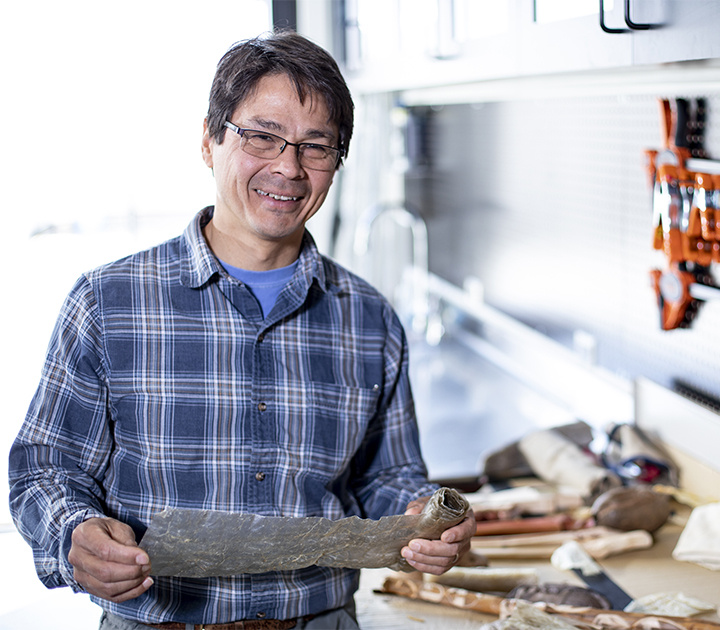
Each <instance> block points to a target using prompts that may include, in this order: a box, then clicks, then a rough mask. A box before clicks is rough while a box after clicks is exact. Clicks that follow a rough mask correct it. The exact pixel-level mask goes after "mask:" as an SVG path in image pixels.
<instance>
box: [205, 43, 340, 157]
mask: <svg viewBox="0 0 720 630" xmlns="http://www.w3.org/2000/svg"><path fill="white" fill-rule="evenodd" d="M271 74H286V75H287V76H288V77H289V79H290V80H291V81H292V82H293V83H294V84H295V88H296V89H297V93H298V98H299V99H300V102H301V103H303V102H304V100H305V98H307V97H310V98H312V96H313V95H315V94H318V95H320V96H321V97H323V98H324V99H325V103H326V105H327V108H328V112H329V113H330V122H333V123H335V124H336V125H337V128H338V132H339V136H340V139H339V146H338V148H339V149H340V150H341V151H342V155H343V156H345V155H347V151H348V146H349V144H350V137H351V136H352V130H353V101H352V97H351V96H350V90H349V89H348V87H347V85H346V83H345V79H343V76H342V74H341V73H340V69H339V68H338V65H337V64H336V63H335V60H334V59H333V58H332V57H331V56H330V54H329V53H328V52H327V51H326V50H324V49H323V48H321V47H320V46H318V45H317V44H314V43H313V42H311V41H310V40H308V39H306V38H305V37H303V36H302V35H298V34H297V33H295V32H294V31H287V30H286V31H276V32H274V33H271V34H268V35H265V36H261V37H256V38H254V39H249V40H246V41H242V42H238V43H236V44H234V45H233V46H232V47H231V48H230V50H228V51H227V52H226V53H225V54H224V55H223V57H222V59H220V62H219V63H218V66H217V70H216V72H215V78H214V79H213V83H212V88H211V89H210V105H209V107H208V115H207V127H208V132H209V134H210V137H212V138H213V139H214V140H215V142H217V143H218V144H221V143H222V141H223V138H224V137H225V127H224V126H223V125H224V123H225V121H226V120H230V116H232V114H233V113H234V112H235V109H236V108H237V106H238V105H240V104H241V103H242V102H243V101H244V100H245V99H246V98H248V97H249V96H250V95H251V94H252V93H253V92H254V91H255V89H256V88H257V85H258V83H259V82H260V80H261V79H262V78H263V77H264V76H267V75H271ZM339 164H340V163H339V162H338V166H339Z"/></svg>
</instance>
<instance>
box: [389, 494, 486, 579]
mask: <svg viewBox="0 0 720 630" xmlns="http://www.w3.org/2000/svg"><path fill="white" fill-rule="evenodd" d="M429 500H430V497H423V498H421V499H417V500H416V501H411V502H410V503H408V506H407V509H406V510H405V514H420V512H421V511H422V509H423V507H425V504H426V503H427V502H428V501H429ZM475 530H476V525H475V515H474V514H473V511H472V510H470V511H469V512H468V513H467V515H466V516H465V519H464V520H463V521H462V522H460V523H458V524H457V525H455V526H454V527H451V528H450V529H446V530H445V531H444V532H443V534H442V536H441V537H440V540H425V539H424V538H415V539H413V540H411V541H410V542H409V543H408V545H407V547H403V548H402V550H401V551H400V554H401V555H402V557H403V558H405V560H407V562H408V564H409V565H410V566H411V567H412V568H413V569H416V570H418V571H421V572H423V573H432V574H434V575H441V574H442V573H445V571H447V570H448V569H450V568H451V567H454V566H455V565H456V564H457V563H458V561H459V560H460V558H462V557H463V556H464V555H465V554H466V553H467V552H468V551H469V550H470V540H471V539H472V537H473V536H474V535H475Z"/></svg>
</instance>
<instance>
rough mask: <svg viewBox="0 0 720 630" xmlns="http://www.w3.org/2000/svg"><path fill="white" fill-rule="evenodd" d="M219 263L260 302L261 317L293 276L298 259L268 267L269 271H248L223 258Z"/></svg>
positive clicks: (266, 313) (273, 303)
mask: <svg viewBox="0 0 720 630" xmlns="http://www.w3.org/2000/svg"><path fill="white" fill-rule="evenodd" d="M220 264H221V265H222V266H223V267H225V269H226V271H227V272H228V273H229V274H230V275H231V276H232V277H233V278H237V279H238V280H240V282H242V283H243V284H244V285H245V286H246V287H247V288H248V289H250V292H251V293H252V294H253V295H254V296H255V298H256V299H257V301H258V302H259V303H260V308H261V309H262V312H263V317H267V316H268V313H269V312H270V311H271V310H272V307H273V306H275V302H276V301H277V298H278V295H280V292H281V291H282V290H283V289H284V288H285V285H286V284H287V283H288V282H290V279H291V278H292V277H293V274H294V273H295V269H297V266H298V261H297V260H296V261H295V262H294V263H292V265H288V266H287V267H280V268H279V269H270V271H248V270H247V269H240V267H233V266H232V265H229V264H228V263H226V262H225V261H224V260H221V261H220Z"/></svg>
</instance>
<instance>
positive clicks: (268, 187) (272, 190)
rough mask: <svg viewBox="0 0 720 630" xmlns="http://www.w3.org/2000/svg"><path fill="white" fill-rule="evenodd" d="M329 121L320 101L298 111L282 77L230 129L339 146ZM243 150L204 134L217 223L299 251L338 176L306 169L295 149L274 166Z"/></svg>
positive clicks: (261, 89)
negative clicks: (310, 221) (310, 222)
mask: <svg viewBox="0 0 720 630" xmlns="http://www.w3.org/2000/svg"><path fill="white" fill-rule="evenodd" d="M328 118H329V116H328V110H327V106H326V105H325V101H324V99H323V98H321V97H319V96H318V95H313V96H312V98H310V97H308V98H306V99H305V103H304V104H301V103H300V100H299V99H298V95H297V92H296V90H295V86H294V85H293V84H292V83H291V82H290V79H288V77H287V76H286V75H284V74H280V75H269V76H266V77H264V78H263V79H261V80H260V82H259V83H258V86H257V90H256V91H255V92H254V93H253V94H252V95H251V96H250V97H249V98H247V99H246V100H245V101H244V102H242V103H241V104H240V105H238V107H237V109H236V110H235V112H234V113H233V115H232V117H231V119H230V122H232V123H234V124H235V125H237V126H238V127H240V128H243V129H257V130H261V131H268V132H270V133H273V134H275V135H278V136H281V137H283V138H285V139H286V140H288V141H290V142H295V143H298V142H315V143H318V144H326V145H329V146H333V147H335V146H337V142H338V130H337V126H336V125H335V124H332V123H330V122H329V121H328ZM240 145H241V137H240V136H239V135H238V134H237V133H234V132H232V131H231V130H229V129H228V130H226V132H225V138H224V140H223V142H222V144H217V143H216V142H215V141H214V140H213V139H212V138H210V137H209V134H208V132H207V128H206V129H205V134H204V136H203V145H202V151H203V159H204V160H205V163H206V164H207V165H208V166H210V167H211V168H213V171H214V174H215V184H216V188H217V194H216V204H215V214H214V215H213V223H214V224H215V225H216V226H217V227H218V228H220V229H222V230H223V231H224V232H226V233H229V234H230V233H231V234H233V235H234V236H235V237H236V238H239V239H240V240H242V241H245V242H248V240H249V241H250V242H257V241H256V240H255V239H258V238H259V239H261V240H263V241H274V242H278V243H281V244H286V243H287V244H292V245H299V243H300V240H301V238H302V233H303V227H304V225H305V222H306V221H307V220H308V219H309V218H310V217H311V216H313V215H314V214H315V213H316V212H317V211H318V209H319V208H320V206H321V205H322V203H323V201H324V200H325V197H326V196H327V192H328V189H329V188H330V184H332V180H333V175H334V172H333V171H330V172H326V171H314V170H309V169H304V168H303V167H302V166H300V164H299V162H298V160H297V153H296V148H295V147H293V146H286V147H285V150H284V151H283V152H282V153H281V154H280V155H279V156H278V157H277V158H275V159H264V158H257V157H253V156H252V155H248V154H247V153H245V152H244V151H243V150H242V149H241V148H240Z"/></svg>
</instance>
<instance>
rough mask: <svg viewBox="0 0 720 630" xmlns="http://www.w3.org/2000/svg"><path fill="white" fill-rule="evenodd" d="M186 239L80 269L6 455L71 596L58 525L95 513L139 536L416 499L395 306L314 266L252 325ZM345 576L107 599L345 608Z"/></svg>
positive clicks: (139, 613) (194, 607)
mask: <svg viewBox="0 0 720 630" xmlns="http://www.w3.org/2000/svg"><path fill="white" fill-rule="evenodd" d="M211 216H212V208H206V209H205V210H203V211H202V212H201V213H199V215H198V216H197V217H196V218H195V220H194V221H193V222H192V223H191V224H190V226H189V227H188V228H187V230H186V231H185V233H184V234H183V235H182V236H181V237H178V238H176V239H173V240H171V241H168V242H167V243H164V244H162V245H160V246H158V247H155V248H153V249H150V250H148V251H145V252H141V253H138V254H135V255H133V256H130V257H128V258H125V259H122V260H120V261H117V262H114V263H111V264H109V265H106V266H103V267H101V268H99V269H96V270H94V271H92V272H90V273H87V274H85V275H84V276H83V277H81V278H80V279H79V280H78V282H77V283H76V285H75V286H74V288H73V289H72V291H71V293H70V294H69V296H68V298H67V300H66V301H65V304H64V306H63V308H62V311H61V313H60V317H59V320H58V323H57V325H56V327H55V330H54V332H53V335H52V339H51V342H50V346H49V350H48V354H47V358H46V361H45V365H44V369H43V373H42V379H41V382H40V385H39V388H38V390H37V393H36V394H35V396H34V398H33V400H32V403H31V405H30V409H29V411H28V415H27V418H26V420H25V423H24V425H23V427H22V429H21V431H20V433H19V435H18V437H17V440H16V441H15V444H14V445H13V448H12V451H11V455H10V483H11V509H12V512H13V516H14V518H15V521H16V523H17V526H18V529H19V530H20V532H21V533H22V534H23V536H24V537H25V538H26V539H27V540H28V541H29V542H30V544H31V545H32V547H33V550H34V555H35V563H36V569H37V572H38V575H39V576H40V579H41V580H42V581H43V582H44V583H45V584H46V585H47V586H49V587H54V586H62V585H66V584H67V585H70V586H71V587H73V589H75V590H81V587H80V586H79V584H77V583H76V582H75V581H74V579H73V570H72V566H71V565H70V564H69V563H68V561H67V554H68V551H69V548H70V544H71V534H72V530H73V529H74V528H75V527H76V526H77V525H78V524H79V523H81V522H82V521H83V520H86V519H88V518H91V517H94V516H111V517H113V518H116V519H119V520H121V521H123V522H125V523H128V524H130V525H131V526H132V527H133V529H135V531H136V533H137V535H138V537H139V536H141V535H142V533H143V532H144V530H145V528H146V527H147V523H149V521H150V519H151V517H152V516H153V514H155V513H156V512H158V511H160V510H162V509H164V508H166V507H169V506H173V507H186V508H202V509H208V510H226V511H233V512H245V513H248V512H252V513H257V514H262V515H267V516H296V517H300V516H324V517H327V518H331V519H338V518H342V517H346V516H352V515H358V516H361V517H367V518H374V519H376V518H379V517H381V516H383V515H386V514H395V513H399V512H402V511H403V510H404V508H405V505H406V504H407V503H408V501H410V500H412V499H415V498H417V497H418V496H422V495H426V494H430V493H431V492H432V491H433V490H434V489H435V486H433V485H430V484H428V483H427V481H426V470H425V466H424V464H423V462H422V459H421V455H420V450H419V444H418V434H417V427H416V422H415V414H414V407H413V401H412V396H411V391H410V385H409V381H408V370H407V368H408V356H407V343H406V339H405V335H404V332H403V329H402V327H401V324H400V322H399V321H398V319H397V317H396V315H395V314H394V312H393V311H392V309H391V307H390V306H389V304H388V303H387V301H386V300H384V299H383V298H382V297H381V296H380V295H379V294H378V293H377V292H376V291H375V290H374V289H373V288H371V287H370V286H369V285H368V284H366V283H365V282H364V281H362V280H360V279H359V278H357V277H356V276H354V275H352V274H351V273H349V272H348V271H346V270H344V269H343V268H342V267H339V266H338V265H337V264H335V263H333V262H332V261H331V260H329V259H327V258H325V257H323V256H321V255H320V254H319V253H318V251H317V249H316V247H315V244H314V242H313V240H312V238H311V237H310V235H309V234H308V233H306V234H305V238H304V241H303V247H302V251H301V254H300V258H299V264H298V268H297V270H296V273H295V275H294V276H293V278H292V280H291V281H290V282H289V283H288V285H287V286H286V287H285V288H284V289H283V291H282V292H281V294H280V296H279V297H278V301H277V303H276V304H275V307H274V308H273V310H272V311H271V312H270V313H269V315H268V316H267V317H266V318H264V319H263V316H262V313H261V310H260V308H259V306H258V303H257V301H256V300H255V298H254V297H253V296H252V294H251V293H250V292H249V291H248V289H247V288H246V287H245V286H243V285H242V284H241V283H239V282H238V281H237V280H234V279H233V278H232V277H230V276H229V275H228V274H227V273H226V272H225V271H224V270H223V269H222V267H221V266H220V264H219V263H218V262H217V260H216V258H215V257H214V256H213V254H212V253H211V251H210V249H209V248H208V246H207V244H206V242H205V240H204V238H203V236H202V232H201V230H202V226H203V225H205V224H206V223H207V221H209V219H210V218H211ZM357 583H358V572H357V571H353V570H346V569H331V568H320V567H309V568H307V569H303V570H299V571H287V572H272V573H264V574H259V575H239V576H234V577H229V578H213V579H181V578H161V577H158V578H156V579H155V585H154V586H152V587H151V588H150V589H149V590H148V591H147V592H146V593H145V594H143V595H141V596H140V597H138V598H136V599H133V600H130V601H128V602H125V603H122V604H113V603H110V602H108V601H103V600H99V599H96V601H97V603H99V604H101V605H102V606H103V607H104V608H106V609H108V610H110V611H111V612H113V613H115V614H118V615H120V616H123V617H126V618H129V619H135V620H138V621H147V622H162V621H181V622H186V623H203V622H204V623H213V622H215V623H217V622H226V621H231V620H237V619H254V618H256V616H258V615H262V614H263V613H264V615H265V616H266V617H267V618H278V619H284V618H291V617H297V616H300V615H305V614H310V613H317V612H321V611H324V610H328V609H332V608H336V607H339V606H342V605H343V604H345V603H346V602H347V601H348V600H349V599H350V597H351V595H352V593H353V592H354V591H355V589H356V588H357Z"/></svg>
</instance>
